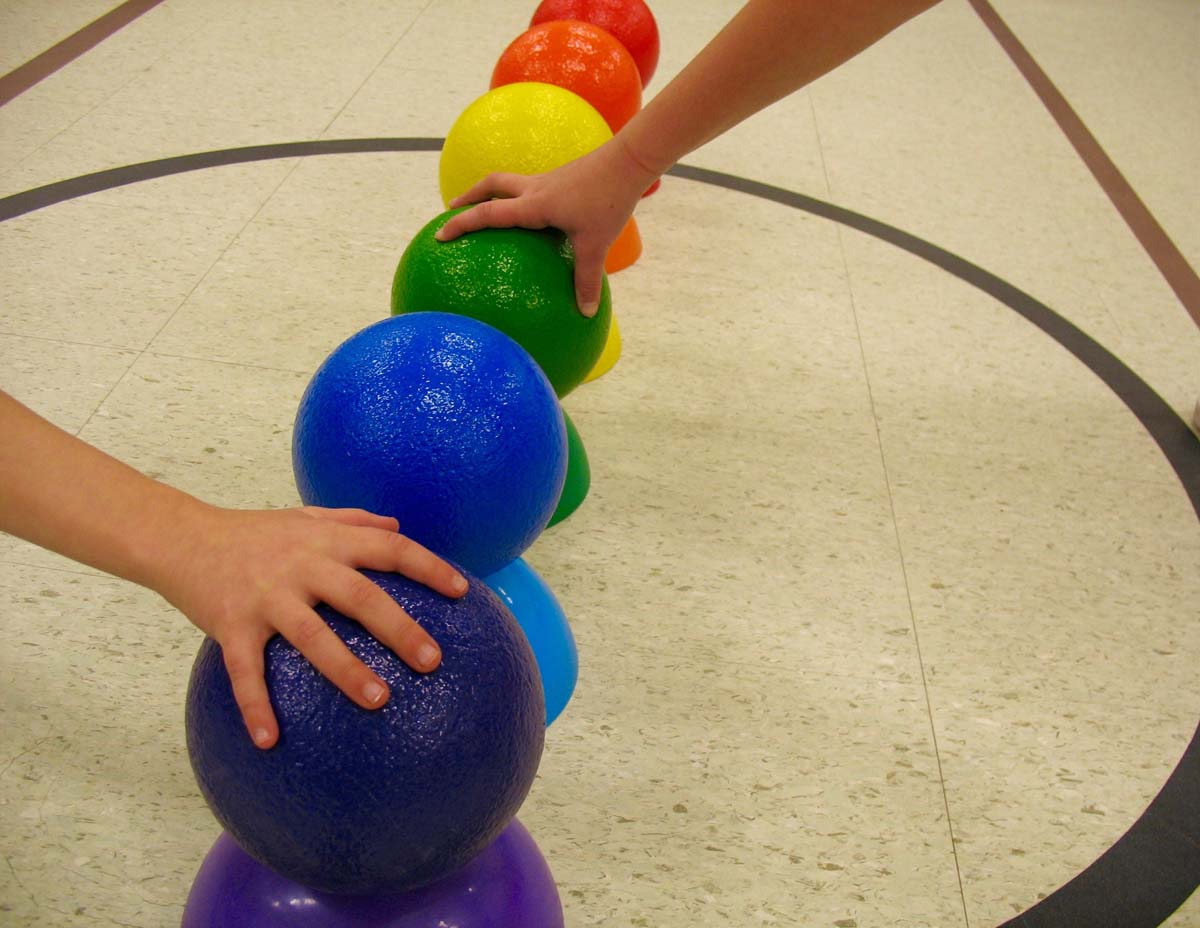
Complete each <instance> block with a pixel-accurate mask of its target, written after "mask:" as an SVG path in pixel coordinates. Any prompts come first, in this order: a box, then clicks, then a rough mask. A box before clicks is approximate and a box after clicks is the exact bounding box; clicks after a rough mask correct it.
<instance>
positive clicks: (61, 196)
mask: <svg viewBox="0 0 1200 928" xmlns="http://www.w3.org/2000/svg"><path fill="white" fill-rule="evenodd" d="M441 146H442V139H440V138H375V139H331V140H324V141H313V142H294V143H283V144H277V145H256V146H251V147H247V148H232V149H222V150H219V151H210V152H197V153H195V154H190V155H181V156H178V157H173V158H164V159H161V160H157V161H148V162H144V163H141V164H133V165H127V166H124V167H119V168H113V169H110V170H106V171H99V172H97V173H94V174H87V175H82V176H80V177H74V178H70V179H68V180H63V181H59V182H56V183H53V184H48V185H46V186H43V187H38V188H35V189H33V190H27V191H24V192H21V193H16V194H13V195H11V196H8V197H5V198H3V199H0V222H3V221H5V220H7V219H12V218H15V217H17V216H21V215H24V214H25V213H29V212H33V211H34V210H39V209H44V208H46V207H49V206H53V205H54V204H56V203H62V202H64V201H67V200H72V199H75V198H78V197H82V196H87V195H88V194H91V193H98V192H100V191H102V190H110V189H112V188H115V187H121V186H125V185H127V184H133V183H137V182H140V181H145V180H151V179H154V178H159V177H167V176H170V175H172V174H181V173H185V172H190V171H198V170H203V169H205V168H212V167H221V166H224V165H233V164H246V163H249V162H254V161H270V160H275V159H279V158H297V157H306V156H315V155H339V154H359V153H367V152H436V151H439V150H440V149H441ZM670 174H671V175H672V176H675V177H680V178H684V179H687V180H691V181H695V182H699V183H704V184H709V185H712V186H716V187H722V188H725V189H727V190H732V191H736V192H739V193H744V194H748V195H750V196H754V197H758V198H760V199H764V200H768V201H771V202H774V203H778V204H780V205H782V206H787V207H790V208H793V209H798V210H802V211H803V212H806V213H809V214H811V215H814V216H819V217H821V218H824V219H829V220H832V221H834V222H837V223H840V224H842V225H844V226H847V227H849V228H853V229H856V230H857V231H859V232H863V233H865V234H867V235H870V236H873V237H874V238H877V239H879V240H880V241H884V242H887V243H889V244H891V245H894V246H895V247H897V248H900V249H902V250H903V251H906V252H908V253H909V254H911V255H913V256H915V257H918V258H921V259H922V260H924V261H927V262H929V263H931V264H933V265H935V266H937V267H939V268H941V269H942V270H944V271H946V272H947V273H949V274H951V275H953V276H955V277H957V278H959V279H960V280H962V281H963V282H965V283H968V284H970V285H972V286H973V287H976V288H977V289H979V290H981V291H983V292H984V293H986V294H988V295H989V296H991V297H992V298H994V299H995V300H996V301H998V302H1000V303H1002V304H1003V305H1005V306H1007V307H1008V308H1010V309H1012V310H1013V311H1014V312H1016V313H1017V314H1019V315H1020V316H1022V317H1023V318H1025V319H1026V320H1027V321H1028V322H1030V323H1031V324H1033V325H1034V326H1036V327H1037V328H1039V329H1041V330H1042V331H1043V332H1044V333H1045V334H1046V335H1048V336H1050V337H1051V338H1052V339H1054V340H1055V341H1056V342H1058V344H1059V345H1061V346H1062V347H1063V348H1064V349H1066V350H1067V351H1068V352H1069V353H1070V354H1072V355H1073V356H1074V357H1075V358H1076V359H1077V360H1078V361H1079V362H1080V363H1082V364H1083V365H1084V366H1086V367H1087V368H1088V369H1089V370H1090V371H1092V373H1093V374H1095V375H1096V376H1097V377H1099V378H1100V380H1102V381H1103V382H1104V383H1105V384H1106V385H1107V386H1108V387H1109V389H1111V390H1112V391H1113V393H1115V394H1116V395H1117V397H1118V398H1119V399H1120V400H1121V402H1122V403H1124V404H1125V406H1126V407H1127V408H1128V409H1129V410H1130V412H1132V413H1133V414H1134V416H1136V417H1137V419H1138V420H1139V421H1140V422H1141V424H1142V426H1143V427H1144V428H1145V429H1146V431H1147V432H1148V433H1149V434H1150V436H1151V438H1153V439H1154V442H1155V443H1156V444H1157V445H1158V447H1159V449H1160V450H1161V451H1162V453H1163V455H1164V456H1165V457H1166V459H1167V461H1168V463H1170V465H1171V467H1172V468H1173V469H1174V471H1175V473H1176V475H1177V476H1178V478H1179V480H1180V483H1181V484H1182V486H1183V488H1184V490H1185V492H1186V493H1187V495H1188V499H1189V500H1190V502H1191V504H1192V508H1193V509H1194V510H1195V512H1196V515H1197V518H1200V441H1197V439H1196V436H1195V435H1193V434H1192V432H1191V430H1190V429H1189V428H1188V426H1187V424H1186V423H1185V422H1184V421H1183V420H1182V419H1181V418H1180V417H1179V416H1178V415H1177V414H1176V413H1175V412H1174V410H1172V409H1171V407H1170V406H1169V405H1167V403H1166V402H1165V401H1164V400H1163V399H1162V398H1161V397H1159V396H1158V395H1157V394H1156V393H1155V392H1154V391H1153V390H1152V389H1151V388H1150V386H1149V385H1147V384H1146V383H1145V381H1143V380H1142V379H1141V378H1140V377H1138V376H1137V374H1135V373H1134V372H1133V371H1132V370H1130V369H1129V368H1128V367H1127V366H1126V365H1125V364H1124V363H1122V362H1121V361H1120V360H1119V359H1118V358H1117V357H1115V356H1114V355H1113V354H1112V353H1111V352H1109V351H1108V350H1107V349H1106V348H1104V347H1103V346H1102V345H1100V344H1099V343H1098V342H1096V341H1095V340H1094V339H1092V338H1091V337H1090V336H1089V335H1087V333H1085V332H1084V331H1082V330H1081V329H1079V328H1078V327H1076V326H1075V325H1073V324H1072V323H1071V322H1069V321H1068V320H1067V319H1065V318H1064V317H1062V316H1060V315H1059V314H1058V313H1056V312H1054V310H1052V309H1050V308H1049V307H1048V306H1046V305H1045V304H1043V303H1041V302H1039V301H1038V300H1036V299H1034V298H1033V297H1032V296H1030V295H1029V294H1027V293H1025V292H1024V291H1022V290H1020V289H1018V288H1017V287H1014V286H1013V285H1011V284H1009V283H1007V282H1006V281H1004V280H1002V279H1001V278H999V277H997V276H995V275H994V274H991V273H990V272H988V271H986V270H984V269H983V268H981V267H979V266H977V265H975V264H972V263H971V262H969V261H967V260H965V259H963V258H961V257H959V256H958V255H955V254H953V253H951V252H948V251H946V250H945V249H942V248H939V247H938V246H937V245H934V244H931V243H930V242H927V241H925V240H923V239H920V238H918V237H916V236H914V235H911V234H909V233H907V232H904V231H902V230H900V229H897V228H895V227H894V226H889V225H887V224H885V223H882V222H879V221H877V220H874V219H871V218H869V217H867V216H864V215H862V214H860V213H855V212H852V211H851V210H847V209H843V208H841V207H838V206H834V205H833V204H830V203H826V202H824V201H822V200H817V199H814V198H812V197H808V196H805V195H803V194H799V193H795V192H793V191H790V190H786V189H784V188H781V187H775V186H771V185H768V184H763V183H759V182H757V181H752V180H747V179H745V178H740V177H735V176H733V175H729V174H723V173H720V172H717V171H710V170H705V169H702V168H694V167H688V166H686V165H679V166H677V167H675V168H673V169H672V170H671V171H670ZM1197 886H1200V727H1198V728H1197V731H1196V732H1195V733H1194V734H1193V736H1192V738H1191V740H1190V741H1189V743H1188V745H1187V748H1186V749H1185V750H1184V752H1183V755H1182V757H1181V759H1180V761H1179V763H1178V765H1177V766H1176V767H1175V770H1174V771H1173V772H1172V774H1171V775H1170V776H1169V777H1168V778H1167V781H1166V782H1165V783H1164V784H1163V786H1162V788H1161V789H1160V790H1159V792H1158V794H1157V795H1156V796H1155V797H1154V799H1153V800H1152V801H1151V802H1150V804H1149V806H1147V808H1146V809H1145V811H1143V812H1142V814H1141V816H1140V817H1139V818H1138V819H1137V820H1136V821H1135V822H1134V823H1133V824H1132V825H1131V826H1130V827H1129V829H1128V830H1127V831H1126V832H1125V834H1124V835H1122V837H1121V838H1119V839H1118V840H1117V841H1116V842H1115V843H1114V844H1113V845H1112V846H1111V847H1110V848H1109V849H1108V850H1107V851H1105V852H1104V853H1103V854H1101V856H1100V857H1099V858H1097V859H1096V860H1095V861H1094V862H1093V863H1092V864H1091V865H1090V866H1088V867H1087V868H1086V869H1084V870H1083V871H1082V872H1081V873H1079V874H1078V875H1077V876H1076V877H1074V878H1073V879H1071V880H1070V881H1068V882H1067V883H1065V884H1064V885H1063V886H1061V887H1059V888H1058V889H1057V890H1055V891H1054V892H1052V893H1051V894H1050V895H1048V896H1047V897H1046V898H1044V899H1042V900H1041V901H1040V902H1038V903H1037V904H1035V905H1034V906H1032V907H1031V908H1029V909H1028V910H1026V911H1025V912H1023V913H1022V914H1020V915H1018V916H1017V917H1016V918H1013V919H1011V920H1009V921H1007V922H1005V923H1004V925H1005V926H1010V928H1058V926H1062V925H1095V924H1121V925H1123V926H1125V928H1154V926H1157V925H1159V924H1161V923H1162V922H1163V921H1164V920H1166V919H1167V918H1168V917H1169V916H1170V915H1171V913H1173V912H1174V911H1175V910H1176V909H1177V908H1179V906H1181V905H1182V904H1183V903H1184V902H1185V901H1186V900H1187V898H1188V897H1189V896H1190V895H1191V894H1192V893H1193V892H1194V891H1195V890H1196V888H1197Z"/></svg>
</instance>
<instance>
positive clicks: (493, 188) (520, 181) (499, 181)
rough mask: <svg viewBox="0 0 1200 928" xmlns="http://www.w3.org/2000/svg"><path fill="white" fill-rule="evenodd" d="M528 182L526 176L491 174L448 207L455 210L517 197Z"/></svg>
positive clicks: (469, 188)
mask: <svg viewBox="0 0 1200 928" xmlns="http://www.w3.org/2000/svg"><path fill="white" fill-rule="evenodd" d="M526 180H528V176H527V175H525V174H512V173H504V172H499V173H496V174H489V175H488V176H487V177H485V178H484V179H483V180H481V181H476V182H475V183H474V184H473V185H471V186H470V187H468V188H467V189H466V190H465V191H464V192H463V193H460V194H459V195H458V196H456V197H455V198H454V199H453V200H451V201H450V202H449V204H447V205H448V206H449V207H450V208H451V209H454V208H455V207H458V206H466V205H467V204H469V203H480V202H482V201H484V200H491V199H493V198H494V197H515V196H518V195H520V194H521V192H522V191H524V189H525V181H526Z"/></svg>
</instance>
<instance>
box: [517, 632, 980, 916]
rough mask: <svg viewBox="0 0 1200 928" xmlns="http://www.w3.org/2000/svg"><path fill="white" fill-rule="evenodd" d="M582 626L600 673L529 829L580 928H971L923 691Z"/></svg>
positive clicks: (560, 733)
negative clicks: (748, 927)
mask: <svg viewBox="0 0 1200 928" xmlns="http://www.w3.org/2000/svg"><path fill="white" fill-rule="evenodd" d="M577 627H578V629H579V640H580V642H581V645H583V646H584V648H585V649H586V653H588V654H591V655H593V657H592V659H591V661H590V662H588V663H587V664H585V665H582V666H581V671H580V683H579V690H578V697H577V698H578V700H579V704H578V706H577V707H573V706H571V705H568V707H567V710H566V713H565V714H564V716H563V717H562V719H561V720H560V722H559V723H556V726H557V727H552V728H551V730H550V731H549V732H548V734H547V739H548V752H547V756H546V758H545V761H544V762H543V767H542V772H541V776H540V778H539V781H538V783H537V785H536V786H535V790H534V793H533V794H532V796H531V802H530V805H529V807H528V809H527V811H526V812H525V813H524V816H523V820H524V821H525V822H526V824H527V825H528V827H529V828H530V829H531V831H532V832H533V833H534V834H535V835H537V837H538V840H539V843H540V844H541V846H542V848H543V850H544V852H546V853H547V855H548V857H549V859H550V860H552V861H553V866H554V869H555V876H556V879H557V880H558V882H559V886H560V890H561V892H562V896H563V899H564V903H565V906H566V912H567V920H568V924H572V925H601V924H605V925H608V924H638V923H639V922H646V923H650V924H655V925H661V926H663V928H677V926H679V928H682V926H685V925H695V924H717V923H724V922H727V921H728V922H730V923H738V924H751V923H752V924H761V925H779V926H783V925H792V924H796V923H797V921H801V922H803V923H806V924H836V923H837V922H838V921H841V922H843V923H849V922H850V921H856V922H857V923H858V924H873V923H875V922H877V921H879V920H886V921H887V923H888V924H893V925H913V926H916V925H925V924H939V925H953V924H960V923H961V922H962V902H961V899H960V898H959V897H958V888H957V880H956V878H955V874H954V862H953V853H952V851H951V848H950V841H949V834H948V828H947V824H946V820H945V808H944V805H943V802H942V797H941V788H940V783H939V779H938V773H937V768H936V762H935V759H934V755H933V749H932V743H931V740H930V733H929V728H928V719H927V716H926V711H925V706H924V697H923V696H922V695H921V692H920V687H919V684H917V685H913V684H908V685H898V684H879V683H871V682H863V681H856V680H849V679H845V678H840V677H830V676H826V675H822V674H808V673H803V672H797V671H795V670H785V669H781V668H769V667H762V666H753V665H751V666H746V665H737V664H724V663H722V662H720V661H717V662H712V663H710V662H707V661H697V660H695V659H694V658H691V657H689V656H687V655H684V654H680V653H674V654H673V653H671V652H669V651H660V650H658V649H657V648H656V649H652V650H651V649H645V648H643V647H640V646H633V647H630V646H628V645H624V644H622V643H621V642H622V637H621V635H620V634H619V633H618V634H616V635H615V636H614V630H613V629H611V628H609V627H608V626H606V625H603V624H602V619H601V620H599V621H598V622H597V623H596V624H595V625H594V626H589V625H587V624H585V623H583V622H580V623H579V624H578V626H577ZM616 681H620V685H614V683H616ZM594 750H603V752H604V754H605V757H606V762H605V763H604V764H602V765H597V764H594V763H592V762H590V760H589V759H588V754H589V752H591V751H594ZM664 757H672V758H673V759H674V760H673V763H672V771H671V774H670V776H663V772H662V770H661V766H660V759H661V758H664ZM651 847H652V848H653V849H652V850H650V851H647V848H651Z"/></svg>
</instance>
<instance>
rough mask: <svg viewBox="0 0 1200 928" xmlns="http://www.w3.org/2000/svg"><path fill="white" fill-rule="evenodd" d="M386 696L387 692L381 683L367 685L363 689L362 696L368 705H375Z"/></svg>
mask: <svg viewBox="0 0 1200 928" xmlns="http://www.w3.org/2000/svg"><path fill="white" fill-rule="evenodd" d="M386 694H387V690H386V689H384V688H383V684H381V683H374V682H372V683H368V684H367V685H366V686H364V687H363V696H364V697H365V698H366V700H367V703H368V704H369V705H372V706H374V705H376V704H378V703H381V702H383V697H384V696H385V695H386Z"/></svg>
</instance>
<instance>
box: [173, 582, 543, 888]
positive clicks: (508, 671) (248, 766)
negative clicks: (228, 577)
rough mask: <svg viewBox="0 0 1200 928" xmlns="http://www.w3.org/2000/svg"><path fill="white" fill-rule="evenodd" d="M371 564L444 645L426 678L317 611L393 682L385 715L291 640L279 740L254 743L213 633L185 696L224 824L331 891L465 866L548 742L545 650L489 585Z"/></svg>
mask: <svg viewBox="0 0 1200 928" xmlns="http://www.w3.org/2000/svg"><path fill="white" fill-rule="evenodd" d="M364 573H366V575H367V576H368V577H370V578H371V579H372V580H373V581H374V582H375V583H377V584H379V585H380V586H381V587H382V588H383V589H384V590H385V591H387V593H389V594H390V595H391V596H392V598H393V599H395V600H396V602H398V603H399V604H400V605H401V606H402V607H403V608H404V609H405V610H406V611H407V612H408V613H409V614H410V615H412V616H413V617H414V618H415V619H417V621H419V622H420V623H421V625H422V626H423V627H424V628H425V629H426V630H427V631H428V632H429V633H430V634H431V635H432V636H433V637H434V639H435V640H436V641H437V642H438V644H439V645H440V646H441V649H442V662H441V665H440V666H439V667H438V669H437V670H435V671H433V672H432V673H430V674H425V675H422V674H419V673H417V672H415V671H413V670H411V669H409V667H408V666H406V665H405V664H404V663H403V662H402V661H401V660H400V658H398V657H397V656H396V655H395V654H394V653H393V652H392V651H391V650H390V649H388V648H387V647H385V646H384V645H382V644H381V643H380V642H379V641H377V640H376V639H375V638H374V637H373V636H371V635H370V634H369V633H368V632H367V631H366V630H365V629H364V628H363V627H362V626H361V625H359V624H358V623H357V622H354V621H352V620H351V619H348V618H346V617H345V616H343V615H341V614H340V613H338V612H335V611H334V610H332V609H330V608H329V607H328V606H320V607H318V612H319V613H320V615H321V618H322V619H324V620H325V621H326V622H328V623H329V625H330V626H331V627H332V628H333V630H334V631H335V632H336V633H337V635H338V637H340V638H341V639H342V640H343V641H344V642H345V643H346V645H347V647H349V649H350V650H351V651H352V652H353V653H354V654H355V655H356V656H358V657H359V658H360V659H361V660H362V661H363V662H364V663H366V665H367V666H368V667H370V668H371V669H372V670H373V671H375V672H376V673H377V674H378V675H379V676H380V677H381V678H382V679H383V680H384V681H385V682H386V683H387V684H388V686H389V687H390V688H391V694H392V695H391V698H390V699H389V700H388V702H387V703H386V704H385V705H384V706H383V708H381V709H377V710H375V711H368V710H366V709H362V708H360V707H359V706H357V705H355V704H354V703H353V702H351V701H350V700H349V699H347V698H346V697H345V696H344V695H343V694H342V693H340V692H339V691H338V690H337V689H336V688H335V687H334V686H333V684H332V683H330V682H329V681H328V680H327V679H326V678H325V677H323V676H322V675H321V674H320V673H318V672H317V670H316V669H315V668H314V667H313V666H312V665H311V664H310V663H309V662H308V660H307V659H305V658H304V657H303V656H302V655H301V654H300V653H299V652H298V651H297V650H296V649H295V648H294V647H293V646H292V645H291V644H290V643H289V642H288V641H286V640H285V639H284V638H282V637H279V636H276V637H275V638H274V639H272V640H271V641H270V642H269V643H268V644H267V647H266V680H267V686H268V689H269V691H270V693H271V701H272V705H273V706H274V709H275V716H276V718H277V719H278V721H279V731H280V734H279V741H278V743H277V744H276V745H275V747H274V748H272V749H270V750H267V751H263V750H259V749H258V748H256V747H254V744H253V743H252V742H251V740H250V739H249V738H247V737H246V732H245V726H244V724H243V722H242V718H241V713H240V711H239V710H238V706H237V704H236V702H235V701H234V698H233V690H232V687H231V686H230V683H229V675H228V674H227V673H226V670H225V664H224V660H223V657H222V652H221V647H220V645H218V644H217V643H216V642H215V641H213V640H212V639H206V640H205V641H204V642H203V643H202V644H201V646H200V650H199V653H198V654H197V656H196V661H195V664H194V666H193V668H192V675H191V680H190V682H189V685H188V692H187V711H186V717H185V718H186V730H187V747H188V755H189V757H190V758H191V762H192V769H193V771H194V772H195V775H196V780H197V782H198V783H199V785H200V790H201V792H202V793H203V794H204V798H205V799H206V800H207V801H208V804H209V807H210V808H211V809H212V811H213V814H214V815H215V816H216V817H217V820H218V821H219V822H220V823H221V825H222V826H223V827H224V828H225V830H226V831H228V832H229V833H230V834H231V835H232V836H233V838H234V839H235V840H236V841H237V843H238V844H239V845H240V846H241V847H242V848H243V850H245V851H246V852H247V853H248V854H249V855H250V856H251V857H253V858H254V859H255V860H257V861H259V862H260V863H262V864H264V865H265V866H267V867H270V868H271V869H272V870H274V871H275V872H276V873H278V874H279V875H281V876H283V877H285V878H286V879H288V880H293V881H295V882H297V883H299V884H301V885H302V886H306V887H309V888H310V889H315V890H319V891H321V892H330V893H354V894H364V893H383V892H399V891H405V890H409V889H413V888H416V887H418V886H423V885H425V884H428V883H430V882H433V881H434V880H437V879H439V878H441V877H443V876H446V875H447V874H450V873H452V872H454V871H455V870H458V869H459V868H461V867H463V866H465V865H466V864H467V863H468V862H469V861H470V860H472V859H473V858H474V857H475V856H476V855H478V854H479V853H480V852H482V851H483V850H484V848H486V847H487V846H488V845H489V844H491V842H492V841H494V840H495V839H496V838H497V837H498V836H499V835H500V833H501V832H502V831H503V830H504V828H505V826H507V825H508V823H509V822H510V821H511V820H512V818H513V816H514V815H515V814H516V812H517V810H518V808H519V807H520V806H521V803H522V802H523V801H524V799H525V796H526V794H527V793H528V792H529V788H530V786H531V785H532V783H533V779H534V775H535V774H536V772H537V768H538V763H539V761H540V759H541V754H542V747H543V741H544V738H545V717H546V707H545V701H544V697H543V693H542V684H541V680H540V678H539V675H538V669H537V664H536V661H535V659H534V656H533V653H532V651H531V650H530V647H529V643H528V641H527V640H526V638H525V635H524V633H523V632H522V631H521V629H520V627H519V626H518V624H517V622H516V620H515V619H514V618H513V616H512V614H511V613H510V612H509V611H508V609H507V608H506V607H505V606H504V605H503V604H502V603H501V602H500V600H499V599H498V598H497V597H496V595H495V594H494V593H493V592H492V591H491V590H490V589H489V588H488V586H487V585H486V584H485V583H483V582H482V581H480V580H478V579H473V578H472V580H471V587H470V590H469V591H468V592H467V594H466V596H465V597H463V598H462V599H448V598H446V597H443V596H441V595H439V594H437V593H435V592H433V591H432V590H430V589H428V588H427V587H424V586H422V585H421V584H418V583H416V582H414V581H411V580H408V579H406V578H404V577H401V576H399V575H396V574H381V573H375V572H364Z"/></svg>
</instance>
